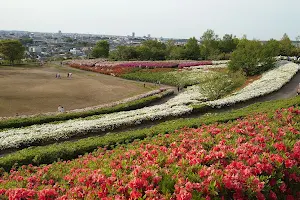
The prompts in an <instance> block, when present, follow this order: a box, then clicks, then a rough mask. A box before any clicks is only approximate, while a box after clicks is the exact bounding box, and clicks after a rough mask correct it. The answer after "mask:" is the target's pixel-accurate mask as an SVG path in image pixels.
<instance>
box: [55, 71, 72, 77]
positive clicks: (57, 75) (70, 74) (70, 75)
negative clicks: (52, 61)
mask: <svg viewBox="0 0 300 200" xmlns="http://www.w3.org/2000/svg"><path fill="white" fill-rule="evenodd" d="M67 77H68V78H72V73H70V72H69V73H68V75H67ZM55 78H61V76H60V74H59V73H57V74H56V75H55Z"/></svg>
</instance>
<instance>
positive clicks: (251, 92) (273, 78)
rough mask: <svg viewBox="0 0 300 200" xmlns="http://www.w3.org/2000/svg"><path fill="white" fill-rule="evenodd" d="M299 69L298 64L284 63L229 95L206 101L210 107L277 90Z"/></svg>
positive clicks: (233, 102) (226, 104)
mask: <svg viewBox="0 0 300 200" xmlns="http://www.w3.org/2000/svg"><path fill="white" fill-rule="evenodd" d="M299 69H300V67H299V65H297V64H294V63H290V62H289V63H286V64H283V65H281V66H279V67H276V68H275V69H273V70H270V71H268V72H266V73H264V74H263V75H262V77H261V78H260V79H259V80H256V81H254V82H253V83H251V84H249V85H248V86H246V87H245V88H243V89H242V90H240V91H238V92H235V93H233V94H232V95H231V96H229V97H225V98H222V99H218V100H215V101H208V102H206V104H207V105H209V106H211V107H222V106H229V105H232V104H235V103H238V102H242V101H246V100H249V99H252V98H256V97H260V96H263V95H266V94H269V93H272V92H274V91H277V90H279V89H280V88H281V87H282V86H283V85H285V84H286V83H288V82H289V81H290V80H291V79H292V78H293V76H294V75H295V74H296V73H297V72H298V70H299Z"/></svg>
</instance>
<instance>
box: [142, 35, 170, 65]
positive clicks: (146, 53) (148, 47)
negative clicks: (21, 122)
mask: <svg viewBox="0 0 300 200" xmlns="http://www.w3.org/2000/svg"><path fill="white" fill-rule="evenodd" d="M137 53H138V57H139V59H140V60H165V59H166V56H167V51H166V45H165V44H164V43H162V42H159V41H157V40H147V41H144V42H143V43H142V45H141V46H139V47H137Z"/></svg>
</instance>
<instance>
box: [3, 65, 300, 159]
mask: <svg viewBox="0 0 300 200" xmlns="http://www.w3.org/2000/svg"><path fill="white" fill-rule="evenodd" d="M299 83H300V71H299V72H298V73H297V74H296V75H295V76H294V77H293V78H292V79H291V81H290V82H289V83H287V84H286V85H284V86H283V87H282V88H281V89H279V90H278V91H275V92H273V93H271V94H268V95H266V96H263V97H258V98H254V99H251V100H248V101H246V102H242V103H237V104H235V105H234V106H230V107H224V108H221V109H215V110H214V111H212V112H213V113H220V112H226V111H230V110H234V109H238V108H243V107H246V106H248V105H251V104H253V103H257V102H264V101H271V100H279V99H287V98H290V97H293V96H295V95H296V94H297V87H298V85H299ZM176 95H177V94H176ZM176 95H173V96H171V97H167V98H166V99H162V100H160V101H159V102H155V103H154V104H155V105H158V104H162V103H164V102H166V101H168V100H169V99H171V98H173V97H174V96H176ZM203 114H204V113H195V114H188V115H183V116H180V117H168V118H164V119H162V120H157V121H154V122H146V123H144V124H140V125H135V126H134V125H133V126H131V127H127V128H124V127H123V128H122V127H120V128H118V129H115V130H113V131H103V132H102V131H99V132H95V133H92V134H89V135H82V136H75V137H72V138H69V139H67V140H61V141H60V142H64V141H76V140H79V139H82V138H86V137H90V136H100V137H101V136H103V135H105V134H106V133H118V132H124V131H128V130H137V129H143V128H149V127H151V126H153V125H157V124H159V123H161V122H164V121H168V120H172V119H176V118H196V117H200V116H202V115H203ZM51 143H54V142H50V143H46V144H43V145H48V144H51ZM23 148H26V147H23ZM17 150H20V149H9V150H4V151H1V152H0V157H2V156H4V155H6V154H9V153H12V152H15V151H17Z"/></svg>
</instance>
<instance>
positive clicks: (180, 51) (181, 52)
mask: <svg viewBox="0 0 300 200" xmlns="http://www.w3.org/2000/svg"><path fill="white" fill-rule="evenodd" d="M169 59H171V60H184V59H186V51H185V48H184V47H183V46H176V47H174V48H173V49H172V50H171V52H170V54H169Z"/></svg>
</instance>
